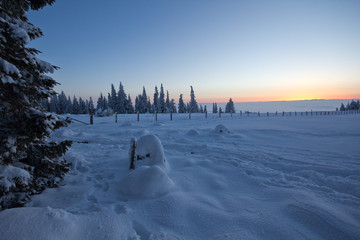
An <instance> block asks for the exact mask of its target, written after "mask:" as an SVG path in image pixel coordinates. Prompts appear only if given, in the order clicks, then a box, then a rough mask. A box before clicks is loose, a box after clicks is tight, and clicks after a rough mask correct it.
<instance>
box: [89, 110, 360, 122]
mask: <svg viewBox="0 0 360 240" xmlns="http://www.w3.org/2000/svg"><path fill="white" fill-rule="evenodd" d="M350 114H360V110H348V111H312V110H310V111H300V112H298V111H293V112H291V111H287V112H285V111H282V112H278V111H276V112H260V111H258V112H250V111H245V112H243V111H239V112H238V113H224V112H218V113H208V112H204V113H172V112H169V113H139V112H138V113H136V114H131V115H132V116H134V119H133V120H134V121H138V122H140V121H148V120H153V121H164V120H168V121H172V120H175V121H176V120H192V119H195V120H196V119H215V118H217V119H219V118H247V117H255V116H256V117H261V118H270V117H292V118H300V117H316V116H335V115H350ZM122 115H125V114H114V121H115V123H117V122H121V120H122V117H121V116H122ZM92 117H93V116H92V115H90V122H92ZM127 120H131V119H129V118H128V119H127Z"/></svg>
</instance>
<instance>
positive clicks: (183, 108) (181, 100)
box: [178, 94, 186, 113]
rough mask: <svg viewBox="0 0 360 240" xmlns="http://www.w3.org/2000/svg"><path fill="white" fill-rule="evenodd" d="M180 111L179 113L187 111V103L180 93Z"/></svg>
mask: <svg viewBox="0 0 360 240" xmlns="http://www.w3.org/2000/svg"><path fill="white" fill-rule="evenodd" d="M178 112H179V113H186V105H185V103H184V100H183V95H182V94H180V97H179V105H178Z"/></svg>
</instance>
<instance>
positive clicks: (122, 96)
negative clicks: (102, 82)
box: [115, 82, 126, 113]
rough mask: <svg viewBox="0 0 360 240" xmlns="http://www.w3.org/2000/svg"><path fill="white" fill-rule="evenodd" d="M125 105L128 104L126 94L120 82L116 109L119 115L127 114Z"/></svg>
mask: <svg viewBox="0 0 360 240" xmlns="http://www.w3.org/2000/svg"><path fill="white" fill-rule="evenodd" d="M125 103H126V93H125V90H124V87H123V85H122V83H121V82H120V86H119V91H118V97H117V103H116V104H117V108H116V110H115V111H116V112H117V113H126V110H125Z"/></svg>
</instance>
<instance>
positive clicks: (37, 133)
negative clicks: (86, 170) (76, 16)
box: [0, 0, 71, 209]
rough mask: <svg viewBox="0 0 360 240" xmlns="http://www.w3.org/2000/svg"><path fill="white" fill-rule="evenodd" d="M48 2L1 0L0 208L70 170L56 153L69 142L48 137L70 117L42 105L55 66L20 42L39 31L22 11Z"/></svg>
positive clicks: (20, 201) (19, 200)
mask: <svg viewBox="0 0 360 240" xmlns="http://www.w3.org/2000/svg"><path fill="white" fill-rule="evenodd" d="M53 2H54V1H53V0H27V1H25V0H16V1H15V0H2V1H0V6H1V7H0V116H1V117H0V209H4V208H8V207H14V206H20V205H22V204H23V203H24V202H26V200H28V199H29V196H30V195H31V194H36V193H39V192H41V191H42V190H44V189H45V188H46V187H54V186H56V185H57V184H58V182H59V181H60V180H61V179H62V177H63V176H64V174H65V173H66V172H67V171H68V170H69V164H68V163H66V162H65V160H63V159H62V158H61V156H62V155H63V154H64V153H65V152H66V150H67V149H68V147H70V145H71V142H70V141H62V142H49V141H47V137H48V136H49V134H50V133H51V132H52V131H53V130H54V129H56V128H59V127H61V126H65V125H66V124H67V123H69V121H68V120H63V119H61V118H59V117H58V116H56V115H54V114H50V113H48V112H45V111H44V110H43V108H42V106H41V102H42V100H43V99H46V98H49V97H51V96H53V95H54V94H55V92H54V91H53V87H54V86H55V85H56V84H57V83H56V81H55V80H53V79H52V78H51V77H49V76H47V75H45V74H46V73H53V72H54V70H55V69H56V67H55V66H53V65H51V64H50V63H47V62H45V61H42V60H40V59H38V58H37V57H36V54H37V53H39V51H38V50H36V49H34V48H27V47H25V45H26V44H27V43H29V42H30V41H31V40H33V39H35V38H38V37H40V36H42V32H41V31H40V29H39V28H37V27H35V26H34V25H32V24H31V23H29V22H28V19H27V16H26V12H27V11H28V10H29V9H30V8H31V9H33V10H38V9H40V8H42V7H44V6H46V5H48V4H49V5H51V4H52V3H53Z"/></svg>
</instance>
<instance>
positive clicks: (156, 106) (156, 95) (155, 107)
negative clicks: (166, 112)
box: [153, 86, 160, 112]
mask: <svg viewBox="0 0 360 240" xmlns="http://www.w3.org/2000/svg"><path fill="white" fill-rule="evenodd" d="M159 105H160V103H159V91H158V88H157V86H155V92H154V102H153V111H154V112H159V110H160V109H159Z"/></svg>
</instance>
